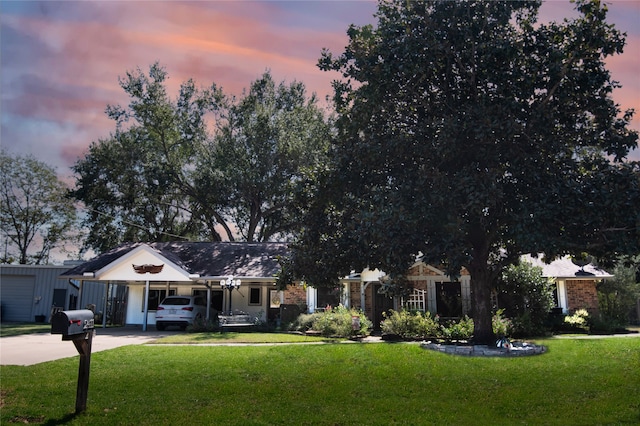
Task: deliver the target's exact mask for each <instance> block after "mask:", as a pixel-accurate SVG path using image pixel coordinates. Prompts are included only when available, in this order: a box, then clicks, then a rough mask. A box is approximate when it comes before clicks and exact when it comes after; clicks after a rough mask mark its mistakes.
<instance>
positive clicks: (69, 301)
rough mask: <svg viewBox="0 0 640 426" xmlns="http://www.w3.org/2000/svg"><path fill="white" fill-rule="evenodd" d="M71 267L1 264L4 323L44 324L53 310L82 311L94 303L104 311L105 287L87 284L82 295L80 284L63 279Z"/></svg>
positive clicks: (0, 296)
mask: <svg viewBox="0 0 640 426" xmlns="http://www.w3.org/2000/svg"><path fill="white" fill-rule="evenodd" d="M69 266H70V265H68V264H67V265H7V264H3V265H0V304H1V308H0V311H1V315H2V321H15V322H33V321H36V322H44V321H48V320H49V317H50V315H51V310H52V308H60V309H65V310H66V309H80V308H84V307H86V306H87V305H91V304H92V305H95V306H96V313H98V314H100V313H101V312H103V310H104V305H105V300H106V299H105V298H106V297H107V295H106V293H105V286H104V284H103V283H97V282H85V283H84V286H83V291H82V293H81V292H80V285H79V282H78V281H76V280H72V279H64V280H61V279H60V278H59V276H60V274H62V273H63V272H65V271H67V270H68V269H69ZM110 290H113V288H111V289H110ZM121 290H124V287H123V288H122V289H121ZM99 319H100V318H99Z"/></svg>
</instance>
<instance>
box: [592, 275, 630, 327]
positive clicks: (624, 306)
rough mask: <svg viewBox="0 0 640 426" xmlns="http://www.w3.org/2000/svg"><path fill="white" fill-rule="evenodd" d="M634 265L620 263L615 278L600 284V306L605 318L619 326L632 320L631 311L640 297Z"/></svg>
mask: <svg viewBox="0 0 640 426" xmlns="http://www.w3.org/2000/svg"><path fill="white" fill-rule="evenodd" d="M636 271H637V269H636V268H634V267H627V266H624V265H618V266H616V267H615V269H614V271H613V273H614V275H615V279H613V280H604V281H602V282H601V283H600V284H598V305H599V306H598V307H599V309H600V314H601V315H602V316H603V317H604V319H605V320H609V321H613V322H614V323H615V324H616V325H618V326H625V325H627V324H629V322H630V320H631V313H632V311H633V308H634V306H635V304H636V303H637V300H638V298H639V297H640V283H637V282H636Z"/></svg>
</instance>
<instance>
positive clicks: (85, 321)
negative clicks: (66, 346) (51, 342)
mask: <svg viewBox="0 0 640 426" xmlns="http://www.w3.org/2000/svg"><path fill="white" fill-rule="evenodd" d="M93 329H94V316H93V311H90V310H88V309H79V310H75V311H58V312H56V313H54V314H53V316H52V317H51V334H62V337H63V338H64V337H65V336H77V335H79V334H84V333H86V332H87V331H91V330H93Z"/></svg>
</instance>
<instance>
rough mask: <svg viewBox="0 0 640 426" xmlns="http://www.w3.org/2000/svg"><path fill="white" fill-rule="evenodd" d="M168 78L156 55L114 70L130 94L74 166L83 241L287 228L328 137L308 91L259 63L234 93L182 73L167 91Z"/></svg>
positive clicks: (279, 232)
mask: <svg viewBox="0 0 640 426" xmlns="http://www.w3.org/2000/svg"><path fill="white" fill-rule="evenodd" d="M168 77H169V76H168V73H167V71H166V70H165V69H164V68H163V67H162V66H160V65H159V64H158V63H155V64H153V65H151V67H150V68H149V73H148V75H147V74H145V73H144V72H142V71H141V70H139V69H138V70H136V71H133V72H128V73H127V74H126V76H125V77H122V78H120V80H119V82H120V86H121V87H122V89H123V90H124V91H125V93H126V94H127V95H128V96H129V104H128V105H126V106H122V105H110V106H108V107H107V114H108V116H109V117H110V118H111V119H112V120H114V122H115V130H114V131H113V132H112V133H111V135H109V136H108V137H106V138H104V139H101V140H99V141H96V142H94V143H92V144H91V146H90V148H89V152H88V153H87V155H86V156H85V157H84V158H81V159H79V160H78V161H77V162H76V164H75V166H74V171H75V173H76V176H77V183H76V189H75V190H74V191H73V195H74V196H75V197H76V198H77V199H78V200H80V201H82V202H83V203H84V204H85V206H86V208H87V214H86V216H85V218H86V225H87V226H88V227H89V229H90V233H89V237H88V239H87V245H88V246H89V247H92V248H94V249H96V250H98V251H104V250H107V249H110V248H112V247H114V246H116V245H118V244H120V243H122V242H124V241H166V240H175V239H179V238H182V239H188V240H192V241H221V240H236V239H239V240H246V241H269V240H273V239H283V238H286V237H287V236H289V235H290V234H291V232H292V231H293V229H294V221H293V220H292V219H293V218H292V216H291V214H290V212H289V205H290V204H291V202H290V200H291V198H292V196H293V189H294V188H295V183H296V182H297V181H298V180H300V178H301V176H302V173H303V170H305V169H306V168H309V167H312V166H313V165H315V164H317V163H318V162H321V161H322V158H324V157H323V156H324V155H325V154H326V147H327V145H328V137H329V128H330V127H329V124H328V122H327V121H326V119H325V113H324V111H323V110H322V109H321V108H320V107H319V106H318V104H317V100H316V98H315V95H312V96H307V93H306V89H305V86H304V84H303V83H300V82H293V83H291V84H289V85H286V84H285V83H280V84H276V83H275V82H274V81H273V78H272V77H271V74H270V73H269V72H265V73H264V74H263V75H262V76H260V78H259V79H257V80H256V81H255V82H253V83H252V84H251V87H250V89H249V90H248V91H247V92H244V93H243V94H242V96H241V97H238V98H236V97H235V96H232V95H229V94H226V93H225V92H224V91H223V90H222V88H221V87H219V86H218V85H216V84H215V83H214V84H211V85H210V86H209V87H197V86H196V84H195V82H194V81H193V80H188V81H186V82H184V83H182V84H181V86H180V91H179V93H178V96H177V97H176V98H175V100H174V99H172V98H171V97H170V96H169V94H168V91H167V88H166V80H167V79H168Z"/></svg>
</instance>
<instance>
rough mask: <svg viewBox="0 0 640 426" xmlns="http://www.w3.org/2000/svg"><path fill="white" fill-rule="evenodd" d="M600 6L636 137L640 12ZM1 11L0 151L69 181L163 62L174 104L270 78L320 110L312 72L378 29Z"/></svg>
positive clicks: (328, 13)
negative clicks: (207, 89)
mask: <svg viewBox="0 0 640 426" xmlns="http://www.w3.org/2000/svg"><path fill="white" fill-rule="evenodd" d="M608 3H609V11H610V12H609V20H610V22H613V23H615V24H616V27H617V28H618V29H620V30H622V31H623V32H626V33H627V35H628V36H627V46H626V48H625V52H624V54H623V55H621V56H617V57H615V58H613V59H610V60H609V61H608V64H609V69H610V70H611V71H612V75H613V78H614V79H616V80H618V81H620V82H621V83H622V85H623V88H622V89H618V90H617V91H616V92H614V99H615V100H616V102H617V103H619V104H620V105H621V107H622V109H626V108H635V109H636V110H637V111H638V113H637V114H636V116H635V118H634V121H633V128H634V129H636V130H640V116H639V115H638V114H640V0H633V1H631V0H614V1H611V2H608ZM0 8H1V9H0V13H1V15H0V19H1V21H0V43H1V45H0V46H1V57H0V61H1V62H0V67H1V74H0V75H1V87H0V93H1V118H2V120H1V123H2V128H1V133H0V138H1V139H0V140H1V145H2V147H3V148H5V149H7V150H8V151H9V153H11V154H21V155H23V154H28V153H32V154H34V155H35V156H36V158H38V159H39V160H41V161H44V162H46V163H47V164H49V165H50V166H52V167H55V168H56V170H57V172H58V174H59V175H60V176H61V177H63V178H65V177H66V178H68V177H69V176H70V175H71V174H72V172H71V170H70V166H71V165H72V164H73V163H74V162H75V161H76V160H77V159H78V158H79V157H81V156H83V155H84V153H85V152H86V149H87V147H88V146H89V144H90V143H91V142H92V141H96V140H98V139H99V138H106V137H108V136H109V133H110V132H112V131H113V130H114V128H115V127H114V123H113V122H112V121H111V120H109V119H108V118H107V116H106V114H105V112H104V111H105V107H106V106H107V105H108V104H112V105H115V104H121V105H126V104H127V101H128V98H127V96H126V95H125V93H124V91H123V90H122V89H121V88H120V86H119V85H118V77H119V76H123V75H124V74H125V73H126V71H129V70H134V69H136V68H140V69H141V70H143V71H144V72H145V73H146V72H148V69H149V65H151V64H152V63H153V62H155V61H158V62H160V64H162V65H163V66H164V67H165V68H166V69H167V71H168V73H169V77H170V79H169V82H168V87H169V89H170V94H171V97H172V98H175V96H176V94H177V88H178V86H179V85H180V83H182V82H184V81H186V80H187V79H189V78H193V79H194V80H195V81H196V84H198V85H200V86H209V85H211V83H214V82H215V83H216V84H217V85H219V86H222V87H223V90H224V91H225V92H226V93H232V94H235V95H241V93H242V89H243V88H247V87H249V85H250V83H251V82H252V81H254V80H255V79H257V78H259V77H260V75H261V74H262V73H263V72H264V71H265V70H268V69H269V70H271V72H272V75H273V77H274V79H275V80H276V81H277V82H280V81H283V80H285V81H286V82H291V81H293V80H298V81H302V82H304V83H305V85H306V87H307V89H308V91H309V92H316V93H317V95H318V97H319V98H320V99H322V100H323V99H324V98H325V96H326V95H328V94H330V93H331V86H330V82H331V80H333V79H335V78H337V77H338V75H337V74H335V73H327V72H323V71H320V70H319V69H318V68H317V67H316V63H317V60H318V58H319V56H320V52H321V50H322V48H325V47H326V48H328V49H329V50H331V51H332V52H333V53H335V54H340V53H342V51H343V50H344V47H345V45H346V43H347V41H348V38H347V35H346V30H347V28H348V26H349V24H351V23H353V24H356V25H363V24H368V23H375V20H374V17H373V14H374V12H375V10H376V3H375V2H372V1H328V0H326V1H195V2H178V1H162V2H159V1H82V2H73V1H61V2H53V1H44V2H35V1H4V0H3V1H1V2H0ZM570 16H575V13H574V12H573V5H572V4H570V3H569V1H568V0H557V1H549V2H547V3H545V4H544V5H543V7H542V9H541V16H540V21H543V22H547V21H549V20H558V21H560V20H562V18H564V17H570ZM632 158H634V159H638V160H640V153H638V152H636V153H634V154H633V156H632ZM65 180H67V179H65Z"/></svg>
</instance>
